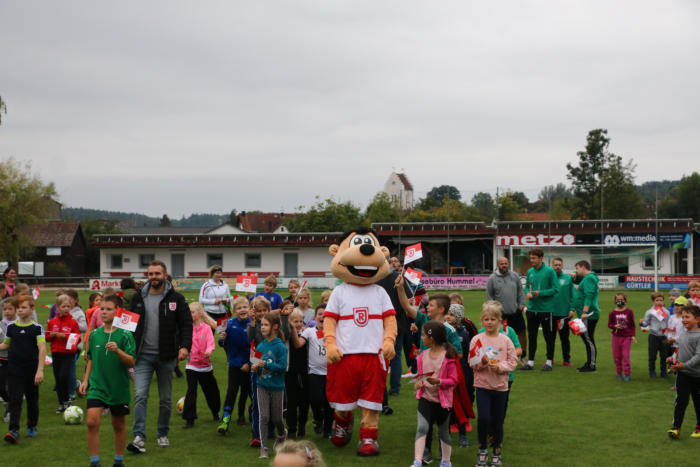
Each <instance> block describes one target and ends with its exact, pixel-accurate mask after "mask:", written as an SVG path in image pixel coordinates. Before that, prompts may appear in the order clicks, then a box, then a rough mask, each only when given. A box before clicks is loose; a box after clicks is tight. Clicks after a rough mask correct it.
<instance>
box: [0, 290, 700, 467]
mask: <svg viewBox="0 0 700 467" xmlns="http://www.w3.org/2000/svg"><path fill="white" fill-rule="evenodd" d="M313 295H314V300H315V301H318V296H319V293H316V292H315V293H314V294H313ZM463 295H464V298H465V306H466V309H467V315H468V317H469V318H471V319H472V320H474V321H478V316H479V313H480V303H481V301H482V300H483V296H484V293H483V291H473V292H463ZM81 297H83V295H82V294H81ZM84 297H85V298H82V301H83V302H84V303H85V302H87V293H86V294H84ZM51 298H52V297H51V294H50V292H48V291H47V292H45V294H44V296H42V298H41V299H40V300H39V307H38V312H39V318H40V320H41V321H42V322H45V320H46V317H47V315H48V310H47V309H45V308H41V307H40V306H41V305H45V304H48V303H49V299H51ZM188 298H189V299H194V298H196V297H195V295H194V294H191V295H188ZM612 302H613V293H612V292H603V293H602V294H601V297H600V303H601V308H602V309H603V310H604V312H603V317H602V319H601V324H600V325H599V326H598V329H597V335H596V341H597V343H598V349H599V358H598V367H599V371H598V372H597V373H593V374H578V373H577V372H576V370H575V369H573V368H565V367H563V366H562V365H561V347H560V346H559V343H558V342H557V353H556V357H555V367H554V371H553V372H551V373H543V372H541V371H539V368H540V367H541V365H542V363H543V362H544V340H543V339H542V337H541V336H540V345H539V349H538V358H537V361H536V366H537V368H538V369H537V370H536V371H532V372H517V373H516V378H515V384H514V386H513V392H512V394H511V397H510V405H509V409H508V417H507V419H506V425H505V444H504V449H503V455H504V463H505V465H517V466H528V465H532V466H540V465H566V466H594V465H630V466H639V465H649V466H658V465H669V466H678V465H696V463H695V462H696V461H692V459H693V458H695V459H697V458H698V452H700V439H698V440H696V439H690V438H689V436H688V435H689V433H690V432H691V431H692V429H693V425H694V422H695V417H694V416H693V415H692V414H693V409H692V403H691V407H690V408H689V410H688V412H687V414H686V420H685V424H684V427H683V430H682V440H681V441H679V442H672V441H670V440H669V439H668V437H667V436H666V430H667V429H668V428H669V425H670V423H671V416H672V410H673V399H674V394H675V393H674V391H671V390H669V388H670V387H671V386H672V384H673V380H672V379H656V380H650V379H649V378H648V376H647V357H646V354H647V338H646V337H647V336H646V335H645V334H640V335H639V336H638V337H639V343H638V344H637V345H633V346H632V381H631V382H629V383H621V382H618V381H616V379H615V370H614V364H613V362H612V352H611V349H610V332H609V330H608V329H607V326H606V324H607V314H608V312H609V310H610V309H611V306H612ZM649 305H650V299H649V293H647V292H632V293H631V294H630V307H631V308H632V309H633V310H634V311H635V317H636V319H639V318H640V317H641V316H642V315H643V312H644V310H646V309H647V308H648V307H649ZM603 321H604V322H603ZM572 354H573V358H572V360H573V363H574V365H577V366H580V365H581V364H582V363H583V362H584V361H585V349H584V347H583V344H582V343H581V340H580V338H578V337H575V336H573V339H572ZM214 367H215V372H216V375H217V378H218V381H219V385H220V386H219V388H220V390H221V393H222V397H223V395H224V393H225V391H226V359H225V355H224V352H223V350H217V352H215V356H214ZM181 368H182V369H183V371H184V364H181ZM83 369H84V362H83V361H82V360H81V365H80V367H79V370H78V373H79V377H82V373H83ZM52 387H53V373H52V370H51V368H50V367H47V369H46V372H45V382H44V383H43V384H42V386H41V389H40V420H39V436H38V437H37V438H36V439H32V440H29V439H26V438H24V437H23V438H22V439H21V441H20V443H19V444H18V445H16V446H9V445H5V443H3V445H2V446H1V447H0V459H2V461H3V465H19V464H20V463H22V464H24V463H28V462H32V463H34V464H50V465H57V466H58V465H65V466H75V465H81V464H82V465H88V454H87V444H86V441H85V425H84V424H83V425H79V426H66V425H64V424H63V419H62V417H61V416H59V415H56V414H54V410H55V408H56V405H57V400H56V395H55V393H54V392H53V391H51V388H52ZM185 392H186V382H185V379H184V378H182V379H177V378H176V379H174V391H173V402H175V401H177V399H178V398H180V397H181V396H184V395H185ZM149 402H150V403H149V406H148V409H149V415H148V424H147V435H148V441H147V450H148V451H147V453H146V454H144V455H140V456H135V455H133V454H131V453H129V452H127V453H126V458H125V461H126V463H127V464H128V465H143V466H146V465H150V466H153V465H168V464H170V465H210V464H211V465H218V464H221V463H226V464H234V465H245V466H247V465H251V466H254V465H261V466H262V465H269V461H262V460H258V450H257V449H252V448H250V447H248V444H249V442H250V430H249V428H248V427H245V428H241V427H238V426H233V427H232V430H231V431H230V432H229V434H228V435H226V436H220V435H219V434H218V433H216V423H215V422H213V421H211V420H209V417H208V415H207V414H208V410H207V409H206V403H205V401H204V398H203V396H202V395H201V391H200V397H199V400H198V407H199V413H200V414H201V415H202V419H200V420H198V421H197V425H196V427H195V428H194V429H193V430H183V429H182V425H183V422H182V420H181V419H180V418H179V417H177V414H176V413H175V412H174V414H173V418H172V423H171V431H170V442H171V447H170V448H168V449H159V448H158V447H157V446H156V443H155V429H156V423H155V421H156V417H157V406H158V398H157V387H156V385H155V383H154V384H153V386H152V389H151V398H150V401H149ZM77 404H78V405H80V406H81V407H83V408H84V407H85V402H84V400H83V399H79V400H78V401H77ZM391 406H392V407H393V409H394V415H391V416H382V417H381V418H380V435H379V436H380V438H379V441H380V446H381V455H380V456H379V457H378V458H370V459H362V458H358V457H357V456H356V454H355V445H356V442H357V437H358V434H359V433H358V432H359V430H356V432H355V436H354V439H353V442H352V443H351V444H350V445H348V446H346V447H345V448H340V449H339V448H336V447H334V446H332V445H330V442H329V441H324V440H321V439H320V438H319V437H318V436H317V435H315V434H313V430H312V429H311V426H310V424H309V429H308V430H307V431H308V432H311V435H310V436H309V438H310V439H311V440H312V441H314V442H315V443H317V444H318V445H319V447H320V448H321V450H322V452H323V454H324V456H325V458H326V460H327V464H328V465H331V466H354V465H373V466H406V465H409V464H410V463H411V461H412V457H413V439H414V435H415V427H416V410H415V407H416V401H415V394H414V392H413V390H412V387H411V386H410V385H409V383H408V382H406V381H404V382H403V387H402V391H401V395H400V396H397V397H392V399H391ZM23 415H24V414H23ZM22 420H23V421H22V423H23V424H24V417H23V419H22ZM132 421H133V418H132V417H131V416H129V417H127V428H128V440H130V439H131V431H130V428H131V424H132ZM24 432H25V428H24V425H23V426H22V435H24ZM469 440H470V443H471V445H470V447H468V448H466V449H460V448H458V447H456V442H455V447H454V449H453V456H452V462H453V465H455V466H465V465H473V464H474V462H475V459H476V447H475V446H476V424H474V432H473V433H471V434H470V435H469ZM455 441H456V438H455ZM37 447H38V449H37ZM436 452H437V448H436V444H435V442H434V446H433V453H436ZM101 454H102V459H103V465H109V462H111V458H112V455H113V445H112V437H111V424H110V423H109V419H108V418H104V419H103V426H102V449H101ZM432 465H437V462H435V463H433V464H432Z"/></svg>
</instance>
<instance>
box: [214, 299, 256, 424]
mask: <svg viewBox="0 0 700 467" xmlns="http://www.w3.org/2000/svg"><path fill="white" fill-rule="evenodd" d="M249 308H250V305H249V304H248V299H247V298H245V297H238V298H236V299H235V300H234V301H233V313H234V314H235V316H234V317H233V318H231V319H229V320H228V321H227V322H226V331H224V332H222V333H221V334H220V339H219V345H220V346H222V347H223V348H224V349H226V357H227V360H228V389H227V390H226V399H225V400H224V416H223V418H222V419H221V424H220V425H219V428H218V431H219V433H221V434H224V433H226V432H227V431H228V426H229V423H231V413H232V412H233V407H234V406H235V404H236V395H237V394H238V389H239V388H240V390H241V397H240V398H239V399H238V425H240V426H244V425H245V424H246V422H245V417H244V413H245V403H246V401H247V400H248V395H249V394H250V377H249V376H248V372H249V371H250V362H249V359H250V340H248V333H247V330H248V325H249V324H250V319H249V318H248V313H249V311H250V310H249Z"/></svg>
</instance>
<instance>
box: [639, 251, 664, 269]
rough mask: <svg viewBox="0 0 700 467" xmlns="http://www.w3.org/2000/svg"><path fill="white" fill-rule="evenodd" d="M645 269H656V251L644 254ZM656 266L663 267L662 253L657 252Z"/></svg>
mask: <svg viewBox="0 0 700 467" xmlns="http://www.w3.org/2000/svg"><path fill="white" fill-rule="evenodd" d="M643 259H644V266H643V268H644V269H651V270H654V253H649V254H647V255H644V258H643ZM656 267H657V268H660V267H661V255H659V254H657V256H656Z"/></svg>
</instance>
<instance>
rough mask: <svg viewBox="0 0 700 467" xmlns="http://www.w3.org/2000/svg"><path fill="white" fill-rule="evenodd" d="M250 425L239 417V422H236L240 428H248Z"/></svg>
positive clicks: (243, 418)
mask: <svg viewBox="0 0 700 467" xmlns="http://www.w3.org/2000/svg"><path fill="white" fill-rule="evenodd" d="M247 424H248V423H246V421H245V417H238V421H236V425H238V426H246V425H247Z"/></svg>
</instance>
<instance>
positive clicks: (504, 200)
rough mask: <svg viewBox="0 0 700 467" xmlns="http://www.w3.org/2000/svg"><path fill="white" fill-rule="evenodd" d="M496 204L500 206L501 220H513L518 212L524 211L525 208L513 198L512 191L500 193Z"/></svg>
mask: <svg viewBox="0 0 700 467" xmlns="http://www.w3.org/2000/svg"><path fill="white" fill-rule="evenodd" d="M496 204H497V206H498V220H499V221H512V220H514V219H515V215H516V214H519V213H521V212H523V208H522V207H521V206H520V204H518V202H517V201H516V200H515V199H514V198H513V193H511V192H506V193H504V194H502V195H500V196H499V197H498V199H497V200H496Z"/></svg>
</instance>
